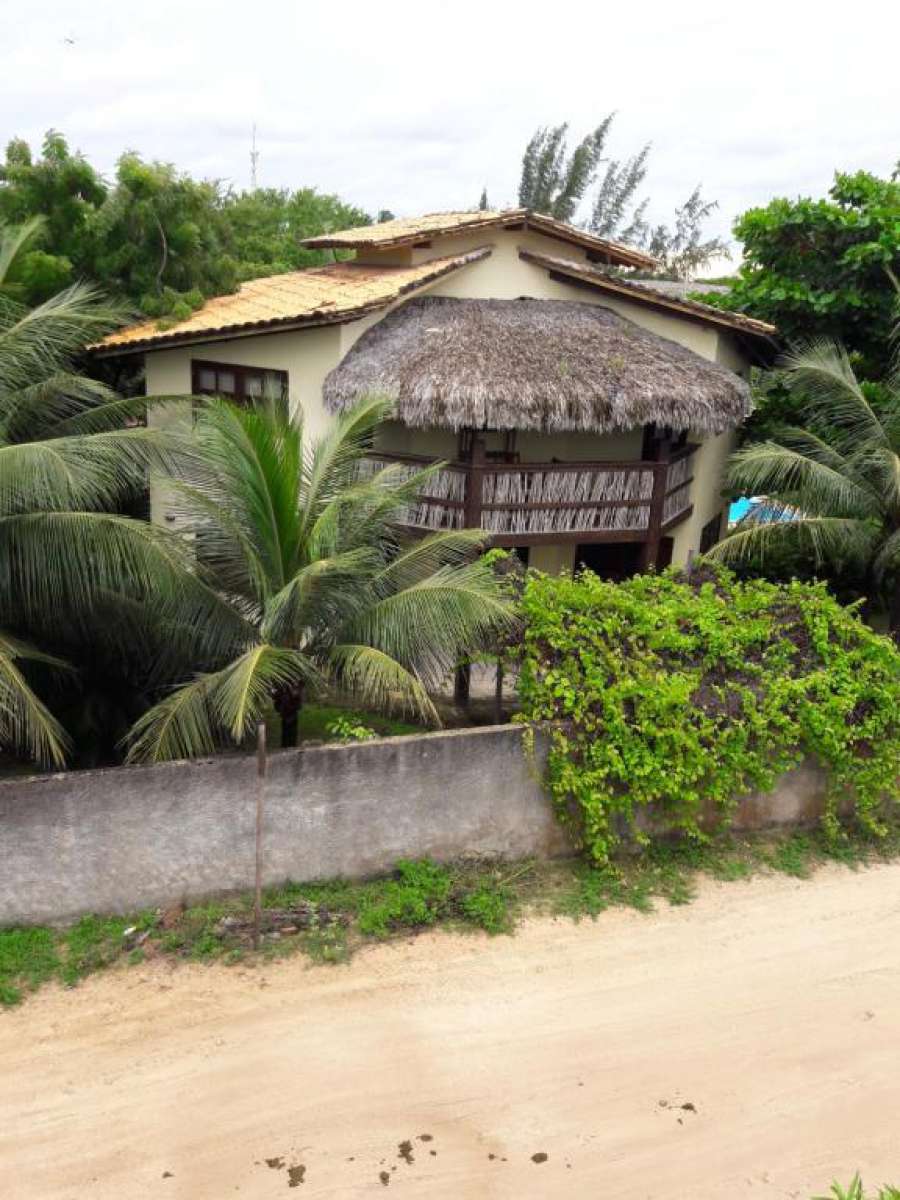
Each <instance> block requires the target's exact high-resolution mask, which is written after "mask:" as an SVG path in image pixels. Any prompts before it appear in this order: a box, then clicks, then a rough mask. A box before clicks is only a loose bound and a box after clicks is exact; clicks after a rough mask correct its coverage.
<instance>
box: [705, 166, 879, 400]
mask: <svg viewBox="0 0 900 1200" xmlns="http://www.w3.org/2000/svg"><path fill="white" fill-rule="evenodd" d="M734 234H735V237H736V238H738V239H739V240H740V241H741V242H742V243H743V247H744V260H743V263H742V265H741V268H740V271H739V273H738V276H737V278H736V280H735V281H734V282H733V284H732V288H731V291H730V293H728V294H722V295H716V294H711V295H708V296H704V297H703V299H704V300H706V301H707V303H710V304H715V305H719V306H721V307H724V308H731V309H736V310H738V311H740V312H746V313H749V314H750V315H751V316H754V317H759V318H761V319H762V320H765V321H771V322H773V323H774V324H775V325H777V326H778V328H779V330H780V332H781V334H782V336H783V337H784V338H785V339H786V340H787V341H788V342H791V343H793V342H797V341H807V340H809V339H811V338H819V337H826V338H830V339H832V340H838V341H841V342H843V344H844V345H845V346H846V348H847V350H848V351H849V352H850V354H851V356H853V357H854V365H855V366H856V367H857V369H858V373H859V374H860V376H861V377H862V378H865V379H869V380H876V381H877V380H880V379H882V378H883V377H884V375H885V373H886V371H887V370H888V367H889V365H890V349H889V347H890V337H889V335H890V332H891V328H892V324H893V319H894V309H895V304H896V302H897V299H898V295H900V281H898V279H900V180H898V179H897V178H896V177H894V178H893V179H879V178H878V177H877V176H875V175H872V174H869V173H868V172H865V171H858V172H856V173H855V174H841V173H838V174H837V175H836V176H835V181H834V185H833V186H832V188H831V189H830V191H829V193H828V196H827V198H823V199H819V200H813V199H810V198H808V197H803V198H799V199H796V200H789V199H786V198H780V199H776V200H772V201H771V202H770V203H769V204H767V205H766V206H765V207H762V208H753V209H750V211H749V212H746V213H744V215H743V216H742V217H740V218H739V219H738V221H737V223H736V224H735V226H734Z"/></svg>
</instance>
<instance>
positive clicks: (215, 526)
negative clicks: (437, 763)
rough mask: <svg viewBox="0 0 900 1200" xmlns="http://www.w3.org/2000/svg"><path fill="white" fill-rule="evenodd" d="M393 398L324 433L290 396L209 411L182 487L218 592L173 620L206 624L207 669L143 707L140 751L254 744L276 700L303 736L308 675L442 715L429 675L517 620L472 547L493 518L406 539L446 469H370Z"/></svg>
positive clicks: (214, 405)
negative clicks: (435, 474)
mask: <svg viewBox="0 0 900 1200" xmlns="http://www.w3.org/2000/svg"><path fill="white" fill-rule="evenodd" d="M388 411H389V408H388V406H387V405H386V404H385V403H384V402H383V401H380V400H376V399H373V400H369V401H364V402H363V403H361V404H360V405H359V406H358V407H357V408H356V409H355V410H354V411H352V412H350V413H348V414H346V415H345V416H344V417H342V418H341V419H340V420H339V421H338V422H337V424H336V426H335V428H334V429H333V431H332V432H330V433H329V434H327V435H326V436H325V437H323V438H322V439H321V440H320V441H319V442H318V443H317V444H316V445H314V446H308V445H305V444H304V439H303V433H302V430H301V428H300V426H299V425H298V424H297V423H296V422H295V421H293V420H292V419H291V418H290V417H289V416H288V415H287V414H286V413H285V412H284V411H283V406H281V405H277V404H275V403H270V404H263V405H260V406H258V407H255V408H243V409H241V408H237V407H235V406H233V405H229V404H227V403H225V402H222V401H211V402H210V403H209V404H207V405H206V406H204V408H203V409H202V410H201V411H200V413H199V415H198V418H197V423H196V447H197V457H196V460H195V461H194V462H192V463H189V469H188V470H186V471H183V472H180V473H179V474H178V475H177V476H176V478H175V479H174V480H173V484H172V486H173V488H174V489H175V494H176V496H178V497H179V498H180V507H181V512H180V518H181V521H182V522H183V528H184V529H185V530H186V532H187V533H188V534H189V535H191V536H192V537H194V538H195V539H196V546H197V548H198V557H199V559H200V563H201V568H200V569H201V570H202V572H203V574H204V576H205V577H206V578H207V579H208V582H209V596H210V603H209V607H208V611H207V612H206V614H205V616H204V619H203V620H202V621H201V620H197V619H196V618H195V615H194V614H193V612H191V613H187V614H185V613H179V612H177V611H176V612H173V613H171V614H169V619H170V620H171V622H172V625H173V627H180V628H184V627H185V626H188V627H190V628H191V629H194V630H196V634H197V638H198V652H199V653H200V654H201V657H202V659H203V671H202V673H201V674H198V675H196V676H195V677H194V678H193V679H191V680H189V681H187V682H185V683H183V684H182V685H181V686H179V687H177V688H176V689H175V690H174V691H172V692H170V693H169V694H168V695H166V696H165V697H164V698H163V699H162V700H161V701H160V702H159V703H158V704H157V705H156V706H155V707H154V708H152V709H151V710H150V711H149V712H148V713H146V714H145V715H144V716H143V717H142V718H141V720H139V721H138V722H137V724H136V725H135V728H134V730H133V735H132V745H131V750H130V754H129V757H130V758H131V759H132V760H156V759H165V758H174V757H190V756H193V755H198V754H207V753H210V752H211V751H212V750H214V749H215V748H216V747H217V746H219V745H221V744H222V743H223V742H227V741H231V742H233V743H239V742H240V741H241V740H242V739H243V738H244V737H245V736H246V735H247V734H248V733H249V732H250V731H251V730H252V728H253V727H254V726H255V724H256V722H258V721H259V720H260V719H261V718H262V717H263V716H264V715H265V713H266V712H267V711H268V710H269V708H270V707H271V706H272V705H274V707H275V709H276V710H277V711H278V713H279V714H280V716H281V722H282V742H283V744H284V745H293V744H295V742H296V738H297V717H298V713H299V711H300V708H301V705H302V703H303V698H304V693H305V690H306V689H307V688H308V687H309V686H310V685H313V686H317V685H322V684H323V683H326V682H328V683H330V684H331V685H333V686H337V687H339V688H341V689H343V690H345V691H346V692H348V693H350V694H351V695H352V696H353V697H355V698H356V699H357V700H359V701H360V702H362V703H363V704H365V705H367V706H374V707H377V708H403V709H406V710H409V711H412V712H413V713H415V714H416V715H417V716H419V717H420V718H422V719H426V720H429V719H431V720H434V719H435V710H434V707H433V705H432V702H431V700H430V699H429V696H428V688H429V686H430V685H434V684H437V683H439V682H440V681H441V680H442V679H443V678H445V677H446V674H447V672H448V671H449V670H450V669H451V668H452V667H453V665H454V663H455V662H456V661H457V660H458V658H459V657H460V655H463V654H471V653H474V652H476V651H477V650H479V649H481V648H482V647H486V646H489V645H490V643H491V639H492V638H495V637H496V633H497V630H498V628H499V627H502V626H503V625H504V624H508V623H509V622H510V620H511V616H510V612H509V608H508V606H507V604H506V603H505V602H504V600H503V599H502V597H501V595H500V593H499V590H498V585H497V583H496V581H495V578H494V575H493V572H492V570H491V567H490V566H489V565H487V564H485V563H483V562H482V561H481V560H478V559H475V560H474V561H472V559H473V553H474V551H475V548H476V546H477V544H478V542H479V541H480V537H481V535H480V534H479V533H477V532H475V531H463V532H449V533H440V534H435V535H432V536H430V537H426V538H424V539H422V540H421V541H417V542H414V543H413V544H411V545H403V544H402V543H401V542H400V541H398V534H397V523H398V522H399V521H402V519H403V514H404V512H405V511H406V509H407V507H408V506H409V504H410V503H411V502H412V501H413V499H414V497H415V496H416V495H417V494H418V493H419V492H420V491H421V490H422V487H423V485H425V483H426V481H427V479H428V477H429V476H430V474H431V470H426V471H424V472H417V473H415V474H414V475H413V476H412V477H411V478H407V477H406V474H407V472H406V471H405V470H404V468H403V467H400V466H396V465H395V466H391V467H388V468H386V469H384V470H379V471H377V472H375V473H374V474H373V475H371V476H370V477H366V476H365V473H364V472H363V473H361V464H362V461H363V458H364V455H365V452H366V449H367V447H368V446H370V445H371V439H372V435H373V433H374V431H375V428H376V426H377V424H378V422H379V421H381V420H382V419H383V418H384V417H385V416H386V415H387V413H388Z"/></svg>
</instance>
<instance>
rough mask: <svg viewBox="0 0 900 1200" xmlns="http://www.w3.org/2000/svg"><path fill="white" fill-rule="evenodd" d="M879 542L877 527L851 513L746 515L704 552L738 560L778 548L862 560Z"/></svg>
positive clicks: (821, 559) (822, 559)
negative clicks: (781, 516)
mask: <svg viewBox="0 0 900 1200" xmlns="http://www.w3.org/2000/svg"><path fill="white" fill-rule="evenodd" d="M877 544H878V527H877V525H876V524H875V523H874V522H871V521H859V520H854V519H853V518H850V517H796V516H795V517H793V519H791V520H778V519H774V520H760V521H753V520H747V519H746V518H745V519H744V520H743V521H741V522H740V524H739V525H738V526H737V528H736V529H735V530H734V531H733V532H732V533H729V534H728V536H727V537H725V538H723V539H722V541H720V542H717V543H716V545H715V546H713V547H712V549H711V550H708V551H707V552H706V554H705V555H704V556H703V557H704V558H707V559H712V560H713V561H718V562H725V563H729V562H741V561H746V560H748V559H751V558H755V557H757V556H758V557H760V558H761V559H762V560H763V561H765V557H766V554H768V553H771V552H772V551H774V550H776V549H778V548H779V547H780V548H785V547H788V548H794V549H799V550H802V551H807V552H809V553H811V554H812V555H813V557H814V559H815V561H816V563H817V565H819V566H821V565H822V564H824V563H849V562H854V561H855V562H858V563H860V564H864V563H865V562H867V561H869V560H870V559H871V556H872V554H873V552H874V549H875V548H876V547H877Z"/></svg>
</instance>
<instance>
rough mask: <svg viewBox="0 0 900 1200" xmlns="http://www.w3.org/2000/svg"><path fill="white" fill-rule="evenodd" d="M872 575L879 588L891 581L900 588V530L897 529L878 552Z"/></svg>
mask: <svg viewBox="0 0 900 1200" xmlns="http://www.w3.org/2000/svg"><path fill="white" fill-rule="evenodd" d="M872 574H873V576H874V578H875V580H876V582H877V583H878V584H879V586H883V585H884V583H885V581H886V580H891V581H892V582H894V583H895V585H896V586H897V587H900V529H896V530H895V531H894V532H893V533H892V534H891V535H890V537H889V538H887V539H886V540H885V542H884V545H883V546H882V547H881V549H880V550H879V551H878V554H877V555H876V556H875V561H874V562H873V563H872Z"/></svg>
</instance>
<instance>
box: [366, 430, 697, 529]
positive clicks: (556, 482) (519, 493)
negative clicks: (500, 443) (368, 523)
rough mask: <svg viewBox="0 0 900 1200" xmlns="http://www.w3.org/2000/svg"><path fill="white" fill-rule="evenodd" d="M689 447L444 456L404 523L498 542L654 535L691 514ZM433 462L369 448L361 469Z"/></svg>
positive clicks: (412, 468)
mask: <svg viewBox="0 0 900 1200" xmlns="http://www.w3.org/2000/svg"><path fill="white" fill-rule="evenodd" d="M695 449H696V447H694V446H685V447H683V448H682V449H681V450H678V451H676V452H674V453H673V454H672V456H671V457H670V459H669V460H668V461H667V462H644V461H641V462H627V463H623V462H577V463H576V462H569V463H565V462H552V463H547V462H543V463H531V462H528V463H495V462H481V463H465V462H444V463H443V465H442V466H441V468H440V469H439V470H438V471H436V472H435V473H434V474H433V475H432V476H431V477H430V479H429V480H428V483H427V490H426V491H424V492H422V493H421V494H420V496H419V499H418V503H417V504H415V505H413V506H411V507H410V509H409V510H408V512H407V514H406V519H405V524H407V525H408V526H410V527H412V528H414V529H419V530H422V531H425V530H438V529H483V530H484V531H485V533H488V534H490V538H491V541H492V542H493V543H494V544H495V545H501V546H502V545H506V546H517V545H534V544H537V543H540V542H571V541H577V542H603V541H609V542H613V541H631V542H646V541H652V540H654V539H656V540H658V538H659V537H660V536H661V535H663V534H665V533H666V532H667V531H668V530H669V529H671V528H672V527H673V526H675V525H677V524H679V523H680V522H681V521H683V520H685V518H686V517H687V516H688V515H689V514H690V511H691V499H690V491H691V480H692V479H693V474H692V464H693V454H694V450H695ZM436 461H438V460H436V459H433V458H427V457H423V456H421V455H415V454H393V453H390V452H388V451H380V452H379V451H372V452H371V453H370V454H369V455H368V457H367V459H366V465H365V468H364V469H365V471H366V473H367V474H374V473H375V472H376V471H377V470H380V469H381V468H382V467H386V466H388V465H392V464H399V465H402V466H403V467H404V468H406V469H405V471H404V472H403V473H404V475H405V476H406V477H407V478H408V477H410V476H412V475H413V474H414V473H415V472H417V471H420V470H421V469H422V468H423V467H426V466H430V465H431V464H433V463H434V462H436Z"/></svg>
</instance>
